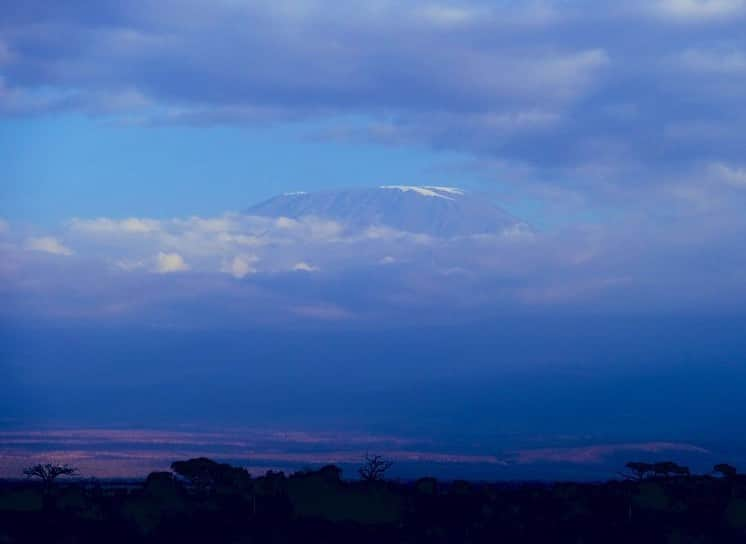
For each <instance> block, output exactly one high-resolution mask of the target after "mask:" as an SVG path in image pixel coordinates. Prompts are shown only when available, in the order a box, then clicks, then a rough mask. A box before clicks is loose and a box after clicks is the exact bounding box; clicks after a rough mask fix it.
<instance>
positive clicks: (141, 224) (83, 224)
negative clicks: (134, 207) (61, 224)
mask: <svg viewBox="0 0 746 544" xmlns="http://www.w3.org/2000/svg"><path fill="white" fill-rule="evenodd" d="M70 228H71V229H72V230H73V231H79V232H84V233H87V234H101V235H106V234H122V233H125V234H126V233H129V234H149V233H155V232H158V231H159V230H160V228H161V225H160V221H157V220H154V219H139V218H136V217H130V218H128V219H122V220H115V219H109V218H107V217H99V218H97V219H80V218H74V219H72V220H71V221H70Z"/></svg>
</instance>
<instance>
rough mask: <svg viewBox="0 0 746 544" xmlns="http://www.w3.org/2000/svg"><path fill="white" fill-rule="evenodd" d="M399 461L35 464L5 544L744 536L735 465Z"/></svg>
mask: <svg viewBox="0 0 746 544" xmlns="http://www.w3.org/2000/svg"><path fill="white" fill-rule="evenodd" d="M388 466H389V464H388V463H387V462H386V461H385V460H383V459H381V458H380V457H377V456H373V457H371V458H368V459H367V462H366V464H365V465H364V466H363V467H361V470H360V471H359V475H360V480H359V481H346V480H343V479H342V478H341V470H340V469H339V468H338V467H335V466H333V465H328V466H326V467H323V468H321V469H320V470H305V471H301V472H297V473H295V474H292V475H290V476H286V475H285V474H283V473H281V472H280V473H277V472H271V471H270V472H268V473H267V474H266V475H265V476H263V477H260V478H252V477H251V476H250V475H249V473H248V472H246V471H245V470H244V469H241V468H236V467H232V466H230V465H225V464H219V463H215V462H213V461H210V460H209V459H204V458H200V459H192V460H189V461H182V462H177V463H174V464H173V465H172V469H173V472H156V473H152V474H150V476H148V478H147V479H146V480H145V481H144V482H143V481H140V482H127V483H126V485H123V484H122V483H119V484H114V483H102V482H98V481H95V480H77V481H76V480H69V481H67V482H64V483H62V482H60V483H56V482H55V479H56V477H52V478H50V479H45V478H43V477H42V476H41V475H49V474H50V472H49V470H50V469H51V470H52V473H53V472H54V471H55V470H58V469H56V468H55V466H54V465H44V466H43V465H37V466H36V467H32V468H33V469H34V472H35V473H34V476H39V478H40V479H42V480H43V481H42V482H41V483H39V484H37V483H36V482H31V481H5V482H1V483H0V542H2V543H26V542H50V543H52V542H76V543H102V542H107V543H125V542H127V543H130V542H143V543H145V542H147V543H153V542H175V543H186V542H200V543H208V542H209V543H222V542H225V543H228V542H230V543H254V542H256V543H265V542H273V543H280V542H304V543H307V542H340V543H341V542H344V543H367V542H370V543H381V542H386V543H390V542H391V543H395V542H400V543H416V542H433V543H450V542H470V543H487V542H489V543H496V542H510V543H515V542H545V543H548V542H552V543H573V544H576V543H591V542H603V543H617V542H618V543H621V542H624V543H629V542H635V543H637V542H667V543H674V542H676V543H695V542H696V543H710V542H712V543H715V542H718V543H719V542H744V541H746V540H745V539H746V479H744V478H743V477H742V476H740V475H738V474H737V473H736V471H735V469H734V468H733V467H730V466H729V465H718V466H716V467H715V471H716V472H717V473H718V474H719V476H711V475H705V476H692V475H690V474H688V470H685V467H679V466H678V465H675V464H674V463H656V464H654V465H648V464H645V463H629V464H628V465H627V468H628V469H629V470H630V474H629V475H628V476H627V477H626V479H624V480H619V481H610V482H605V483H594V484H577V483H551V484H549V483H545V484H538V483H521V484H505V483H500V484H497V483H468V482H465V481H453V482H438V481H436V480H435V479H434V478H422V479H420V480H417V481H415V482H406V483H404V482H392V481H386V480H384V479H383V476H384V473H385V471H386V469H387V468H388ZM57 467H59V466H57ZM40 474H41V475H40Z"/></svg>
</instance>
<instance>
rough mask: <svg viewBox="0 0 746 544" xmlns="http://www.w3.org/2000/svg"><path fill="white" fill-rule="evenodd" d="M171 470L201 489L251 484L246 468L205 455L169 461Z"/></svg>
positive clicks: (239, 486)
mask: <svg viewBox="0 0 746 544" xmlns="http://www.w3.org/2000/svg"><path fill="white" fill-rule="evenodd" d="M171 470H173V471H174V472H175V473H176V474H178V475H179V476H181V477H183V478H186V479H187V480H189V481H190V482H191V483H192V485H194V486H195V487H198V488H201V489H207V488H212V487H216V486H227V487H235V488H239V489H240V488H245V487H248V486H250V485H251V475H250V474H249V473H248V472H247V471H246V469H243V468H239V467H232V466H231V465H228V464H225V463H217V462H215V461H213V460H212V459H208V458H206V457H197V458H195V459H189V460H188V461H175V462H173V463H171Z"/></svg>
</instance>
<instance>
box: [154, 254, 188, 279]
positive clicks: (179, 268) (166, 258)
mask: <svg viewBox="0 0 746 544" xmlns="http://www.w3.org/2000/svg"><path fill="white" fill-rule="evenodd" d="M186 270H189V265H188V264H187V263H186V262H184V258H183V257H182V256H181V255H179V254H178V253H163V252H161V253H158V256H157V257H156V266H155V271H156V272H158V273H159V274H171V273H173V272H184V271H186Z"/></svg>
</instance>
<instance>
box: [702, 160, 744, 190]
mask: <svg viewBox="0 0 746 544" xmlns="http://www.w3.org/2000/svg"><path fill="white" fill-rule="evenodd" d="M710 171H711V172H712V174H713V175H714V176H715V177H716V179H720V180H722V181H724V182H725V183H727V184H728V185H731V186H733V187H739V188H746V168H738V167H733V166H729V165H727V164H723V163H714V164H712V165H710Z"/></svg>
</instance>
